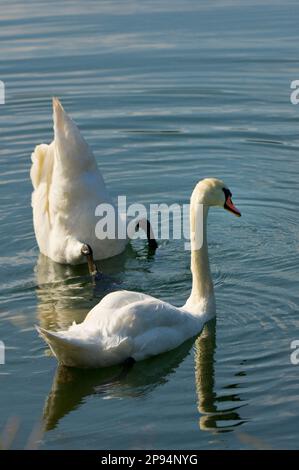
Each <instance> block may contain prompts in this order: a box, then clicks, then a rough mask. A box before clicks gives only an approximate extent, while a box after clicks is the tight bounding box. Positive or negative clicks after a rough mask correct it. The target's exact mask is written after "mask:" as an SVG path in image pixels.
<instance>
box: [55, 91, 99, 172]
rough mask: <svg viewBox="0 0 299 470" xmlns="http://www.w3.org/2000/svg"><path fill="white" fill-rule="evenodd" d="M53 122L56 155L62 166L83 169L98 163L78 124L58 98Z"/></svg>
mask: <svg viewBox="0 0 299 470" xmlns="http://www.w3.org/2000/svg"><path fill="white" fill-rule="evenodd" d="M53 123H54V140H55V147H56V155H57V158H58V159H59V161H60V162H61V164H62V166H64V167H67V168H68V167H70V166H71V168H72V169H73V170H74V168H76V167H78V170H79V169H80V171H83V170H84V168H85V169H86V168H88V167H89V166H90V165H94V166H95V165H96V162H95V157H94V155H93V153H92V151H91V149H90V147H89V145H88V143H87V142H86V141H85V139H84V138H83V136H82V135H81V133H80V130H79V128H78V126H77V125H76V124H75V122H74V121H73V120H72V119H71V117H70V116H69V115H68V114H67V113H66V111H65V110H64V108H63V106H62V104H61V102H60V101H59V99H58V98H53Z"/></svg>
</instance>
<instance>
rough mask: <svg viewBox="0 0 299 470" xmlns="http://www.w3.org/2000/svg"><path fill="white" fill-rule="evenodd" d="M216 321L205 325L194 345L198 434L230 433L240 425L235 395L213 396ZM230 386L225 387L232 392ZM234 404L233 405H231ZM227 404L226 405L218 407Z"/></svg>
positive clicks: (242, 421) (239, 406)
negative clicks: (207, 432)
mask: <svg viewBox="0 0 299 470" xmlns="http://www.w3.org/2000/svg"><path fill="white" fill-rule="evenodd" d="M215 349H216V319H214V320H212V321H210V322H209V323H207V324H206V326H205V328H204V329H203V331H202V334H201V336H200V338H198V340H197V341H196V343H195V383H196V391H197V396H198V411H199V412H200V414H201V416H200V419H199V427H200V429H201V430H202V431H213V430H214V431H216V430H217V431H222V432H223V431H232V430H233V428H235V427H236V426H239V425H240V424H242V423H244V420H242V419H241V417H240V415H239V413H238V410H239V408H241V406H244V405H242V404H241V403H240V402H241V398H240V397H239V395H238V394H236V393H229V394H226V393H225V394H223V395H219V394H218V395H217V394H216V392H215V380H216V378H215V357H214V356H215ZM237 386H238V384H236V383H234V384H232V385H229V386H227V387H226V388H227V389H228V390H229V389H235V388H237ZM235 402H237V403H238V405H237V406H232V403H235ZM225 404H228V406H224V407H223V406H222V405H225Z"/></svg>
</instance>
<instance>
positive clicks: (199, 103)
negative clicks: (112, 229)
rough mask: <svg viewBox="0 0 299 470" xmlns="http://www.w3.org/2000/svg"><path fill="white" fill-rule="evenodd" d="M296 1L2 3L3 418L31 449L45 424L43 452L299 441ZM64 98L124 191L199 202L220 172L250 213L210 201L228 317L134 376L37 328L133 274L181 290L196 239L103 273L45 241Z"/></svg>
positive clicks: (151, 284) (161, 291) (137, 286)
mask: <svg viewBox="0 0 299 470" xmlns="http://www.w3.org/2000/svg"><path fill="white" fill-rule="evenodd" d="M298 14H299V5H298V3H297V2H291V1H284V2H279V1H274V0H273V1H270V0H269V1H267V0H259V1H251V0H248V1H246V2H244V1H241V0H239V1H238V0H235V1H229V0H221V1H220V0H218V1H217V0H216V1H213V2H210V1H208V0H206V1H199V0H185V1H184V2H182V1H179V0H148V1H145V0H141V1H140V0H138V1H137V0H132V1H129V0H128V1H121V0H119V1H116V0H109V1H104V0H103V1H95V0H94V1H93V0H88V1H84V2H83V1H75V0H71V1H68V2H63V4H62V2H58V1H57V2H55V1H53V2H47V1H40V0H29V1H27V2H21V1H20V0H10V1H7V2H6V1H2V2H1V15H0V18H1V19H0V41H1V49H0V79H1V80H2V81H4V82H5V84H6V104H5V105H4V106H0V133H1V149H0V152H1V169H0V171H1V185H0V195H1V207H0V219H1V226H0V236H1V244H0V255H1V259H0V263H1V266H0V283H1V288H0V339H1V340H2V341H4V342H5V344H6V364H5V365H1V366H0V381H1V387H0V408H1V414H0V429H2V428H3V427H4V425H5V423H6V422H7V420H8V419H9V418H11V417H13V416H17V417H18V419H19V430H18V433H17V436H16V438H15V440H14V443H13V447H14V448H23V447H24V446H26V443H27V440H28V437H29V434H30V432H31V431H32V429H33V427H34V426H35V425H36V423H38V422H39V421H42V423H43V428H44V433H43V436H42V437H41V438H40V439H41V441H40V443H39V447H40V448H42V449H64V448H74V449H75V448H80V449H106V448H108V449H114V448H121V449H136V448H142V449H151V448H167V449H173V448H179V449H180V448H181V449H182V448H185V449H192V448H193V449H234V448H253V447H254V448H265V447H272V448H296V447H298V439H299V428H298V419H299V407H298V399H299V392H298V376H299V365H298V366H295V365H292V364H291V363H290V353H291V349H290V343H291V341H292V340H296V339H298V340H299V331H298V312H297V305H298V300H299V295H298V265H299V235H298V199H299V191H298V170H299V165H298V155H299V106H294V105H292V104H291V103H290V82H291V81H292V80H295V79H299V69H298ZM53 95H56V96H59V97H60V98H61V100H62V102H63V104H64V106H65V108H66V110H67V111H68V112H70V114H71V115H72V117H73V118H74V119H75V121H76V122H77V123H78V125H79V127H80V129H81V130H82V132H83V134H84V136H85V137H86V139H87V140H88V142H89V143H90V144H91V146H92V148H93V150H94V152H95V154H96V158H97V161H98V164H99V166H100V168H101V170H102V173H103V175H104V178H105V180H106V183H107V185H108V187H109V189H110V192H111V194H112V195H113V196H115V197H116V196H117V195H118V194H126V195H127V196H128V202H129V203H131V202H142V203H145V204H149V203H150V202H156V203H161V202H166V203H173V202H179V203H187V202H188V200H189V197H190V194H191V191H192V189H193V187H194V185H195V183H196V182H197V181H198V180H199V179H201V178H203V177H206V176H216V177H219V178H223V179H224V180H225V182H226V183H227V184H228V186H229V187H230V189H231V190H232V193H233V196H234V201H235V203H236V205H237V206H238V207H239V208H240V210H241V211H242V218H241V219H237V218H235V217H233V216H231V215H230V214H228V213H227V212H226V211H221V210H219V209H215V210H211V211H210V212H211V213H210V219H209V241H210V259H211V266H212V271H213V276H214V280H215V286H216V298H217V319H216V321H215V322H211V323H210V324H209V325H207V326H206V328H205V329H204V331H203V333H202V334H201V335H200V336H199V337H198V338H197V339H196V340H195V341H193V340H192V341H191V342H189V343H188V344H184V345H183V346H182V347H181V348H179V349H177V350H175V351H172V352H170V353H167V354H166V355H163V356H161V357H156V358H155V359H152V360H150V361H146V362H143V363H139V364H137V365H136V367H134V368H133V369H132V370H131V372H130V373H129V374H128V375H127V376H120V375H119V369H118V368H115V369H110V370H104V371H101V370H99V371H92V372H90V371H85V372H82V371H76V370H67V369H59V368H57V363H56V360H55V359H54V358H53V357H52V356H51V355H49V353H48V351H47V348H46V346H45V344H44V343H43V342H42V340H41V339H40V338H39V337H38V335H37V333H36V331H35V329H34V325H35V324H40V325H41V326H43V327H47V328H53V329H55V328H56V329H59V328H62V327H66V326H67V325H69V324H70V323H71V322H72V321H73V320H76V321H80V320H83V319H84V317H85V315H86V313H87V312H88V311H89V310H90V308H91V307H93V306H94V305H95V304H96V303H97V302H98V301H99V300H100V299H101V298H102V297H103V295H104V294H106V293H107V292H109V291H110V290H112V289H115V288H126V289H132V290H140V291H143V292H147V293H149V294H152V295H155V296H157V297H160V298H162V299H165V300H167V301H171V302H172V303H174V304H175V305H181V304H182V303H183V302H184V301H185V300H186V298H187V296H188V295H189V291H190V286H191V274H190V270H189V256H190V255H189V252H187V251H184V244H183V241H180V240H175V241H162V242H160V248H159V249H158V251H157V253H156V255H155V256H153V257H151V256H148V253H147V249H146V247H145V244H144V243H142V242H134V243H133V244H132V247H131V248H130V249H128V250H127V252H126V253H125V254H124V255H122V256H120V257H118V258H115V259H113V260H108V261H105V262H103V263H101V267H102V270H103V271H104V273H105V274H106V275H107V279H105V281H104V282H103V283H102V284H100V285H98V286H97V287H96V288H94V287H93V286H92V285H91V283H90V281H89V276H88V271H87V267H85V266H83V267H79V268H77V269H71V268H69V267H63V266H59V265H55V264H54V263H52V262H51V261H49V260H47V259H46V258H43V257H39V252H38V249H37V245H36V241H35V237H34V232H33V226H32V215H31V207H30V197H31V190H32V188H31V182H30V178H29V170H30V154H31V152H32V150H33V148H34V146H35V145H36V144H38V143H41V142H49V141H50V140H51V137H52V110H51V97H52V96H53Z"/></svg>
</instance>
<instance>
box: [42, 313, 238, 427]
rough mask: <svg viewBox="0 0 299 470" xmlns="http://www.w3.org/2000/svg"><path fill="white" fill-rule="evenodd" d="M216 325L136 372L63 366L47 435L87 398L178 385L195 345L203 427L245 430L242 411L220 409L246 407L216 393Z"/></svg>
mask: <svg viewBox="0 0 299 470" xmlns="http://www.w3.org/2000/svg"><path fill="white" fill-rule="evenodd" d="M215 329H216V321H215V320H212V321H211V322H209V323H208V324H207V325H206V326H205V327H204V330H203V332H202V334H201V335H200V336H199V337H198V338H197V339H196V340H195V338H191V339H190V340H188V341H186V342H185V343H184V344H182V345H181V346H180V347H179V348H177V349H174V350H172V351H169V352H167V353H164V354H161V355H159V356H155V357H152V358H150V359H148V360H146V361H142V362H137V363H136V364H134V366H133V367H132V368H130V369H124V368H121V367H119V366H115V367H112V368H106V369H96V370H83V369H81V370H80V369H74V368H68V367H64V366H58V367H57V370H56V373H55V376H54V379H53V384H52V389H51V391H50V393H49V395H48V397H47V399H46V403H45V407H44V414H43V422H44V428H45V431H49V430H51V429H54V428H55V427H56V426H57V425H58V423H59V421H60V420H61V419H63V417H64V416H66V415H67V414H69V413H70V412H72V411H74V410H76V409H77V408H79V407H80V406H81V405H82V404H83V403H84V402H85V401H86V398H87V397H89V396H91V395H99V396H102V397H103V398H106V399H107V398H110V399H113V398H126V397H133V398H134V397H140V396H145V395H148V394H150V393H151V392H152V391H153V390H154V389H155V388H156V387H158V386H160V385H163V384H165V383H166V382H168V381H169V380H171V378H173V380H175V379H176V378H175V377H174V374H175V372H176V369H177V368H178V367H179V366H180V364H181V363H182V362H183V361H184V359H185V358H186V357H187V356H188V355H189V353H190V352H191V350H192V346H193V345H194V341H195V348H194V351H195V384H196V392H197V401H198V410H199V413H200V415H201V416H200V419H199V427H200V429H201V430H207V431H214V432H215V431H218V430H220V431H231V430H233V429H234V427H235V426H238V425H239V424H242V422H243V421H242V420H241V418H240V416H239V414H238V412H237V409H238V408H239V407H240V406H241V403H239V405H238V406H234V407H231V408H229V409H225V410H220V409H218V403H220V404H221V403H222V402H223V401H225V400H227V401H228V402H232V401H237V402H240V401H241V400H240V398H239V397H238V396H237V395H236V394H234V395H229V396H226V397H222V396H220V395H217V393H216V392H215V384H214V381H215V378H214V352H215V346H216V333H215Z"/></svg>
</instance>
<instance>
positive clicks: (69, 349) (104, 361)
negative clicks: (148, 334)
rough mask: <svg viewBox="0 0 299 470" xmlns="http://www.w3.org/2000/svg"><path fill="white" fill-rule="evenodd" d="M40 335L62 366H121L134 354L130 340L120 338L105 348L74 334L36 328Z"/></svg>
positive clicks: (99, 343)
mask: <svg viewBox="0 0 299 470" xmlns="http://www.w3.org/2000/svg"><path fill="white" fill-rule="evenodd" d="M36 329H37V331H38V333H39V335H40V336H41V337H42V338H43V340H44V341H45V342H46V343H47V344H48V346H49V347H50V349H51V351H52V353H53V354H54V356H55V357H56V359H57V360H58V362H59V363H60V364H63V365H65V366H69V367H79V368H95V367H107V366H111V365H115V364H121V363H122V362H123V361H124V360H125V359H127V358H128V357H129V356H130V355H131V352H132V342H131V341H130V339H129V338H127V337H126V338H118V339H117V340H115V341H114V343H113V344H106V345H105V346H104V345H103V344H101V342H100V341H99V342H98V343H94V342H90V343H88V342H86V341H83V340H82V339H80V338H76V337H73V336H72V334H71V333H72V332H70V331H67V332H66V331H64V332H53V331H49V330H46V329H44V328H41V327H40V326H36Z"/></svg>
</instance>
